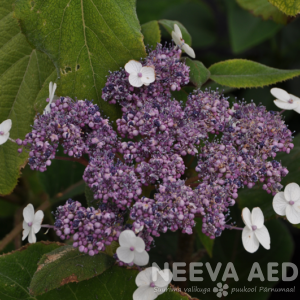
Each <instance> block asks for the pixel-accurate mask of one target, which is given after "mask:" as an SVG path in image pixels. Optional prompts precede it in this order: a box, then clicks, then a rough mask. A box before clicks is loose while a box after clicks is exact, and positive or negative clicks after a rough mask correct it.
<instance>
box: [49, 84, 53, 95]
mask: <svg viewBox="0 0 300 300" xmlns="http://www.w3.org/2000/svg"><path fill="white" fill-rule="evenodd" d="M52 91H53V82H52V81H50V82H49V98H50V99H51V95H52Z"/></svg>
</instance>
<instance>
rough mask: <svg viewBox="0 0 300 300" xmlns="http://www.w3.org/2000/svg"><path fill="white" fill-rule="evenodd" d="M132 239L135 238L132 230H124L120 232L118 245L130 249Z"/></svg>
mask: <svg viewBox="0 0 300 300" xmlns="http://www.w3.org/2000/svg"><path fill="white" fill-rule="evenodd" d="M133 238H136V236H135V234H134V232H133V231H132V230H124V231H122V232H121V234H120V236H119V244H120V246H122V247H128V248H130V247H131V246H133V245H132V240H133Z"/></svg>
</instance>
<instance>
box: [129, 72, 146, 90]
mask: <svg viewBox="0 0 300 300" xmlns="http://www.w3.org/2000/svg"><path fill="white" fill-rule="evenodd" d="M128 81H129V83H130V84H131V85H132V86H134V87H141V86H142V85H143V81H142V78H141V77H139V76H138V75H137V74H136V73H131V74H130V75H129V77H128Z"/></svg>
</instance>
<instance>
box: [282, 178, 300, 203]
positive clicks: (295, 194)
mask: <svg viewBox="0 0 300 300" xmlns="http://www.w3.org/2000/svg"><path fill="white" fill-rule="evenodd" d="M284 197H285V199H286V201H288V202H289V201H297V200H299V199H300V187H299V185H298V184H297V183H294V182H293V183H289V184H288V185H287V186H286V187H285V189H284Z"/></svg>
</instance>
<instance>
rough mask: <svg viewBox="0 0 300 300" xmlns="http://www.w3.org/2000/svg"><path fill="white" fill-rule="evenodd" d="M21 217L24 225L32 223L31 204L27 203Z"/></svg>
mask: <svg viewBox="0 0 300 300" xmlns="http://www.w3.org/2000/svg"><path fill="white" fill-rule="evenodd" d="M23 217H24V220H25V222H26V223H32V222H33V220H34V208H33V205H32V204H31V203H29V204H28V205H27V206H26V207H25V208H24V209H23Z"/></svg>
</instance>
